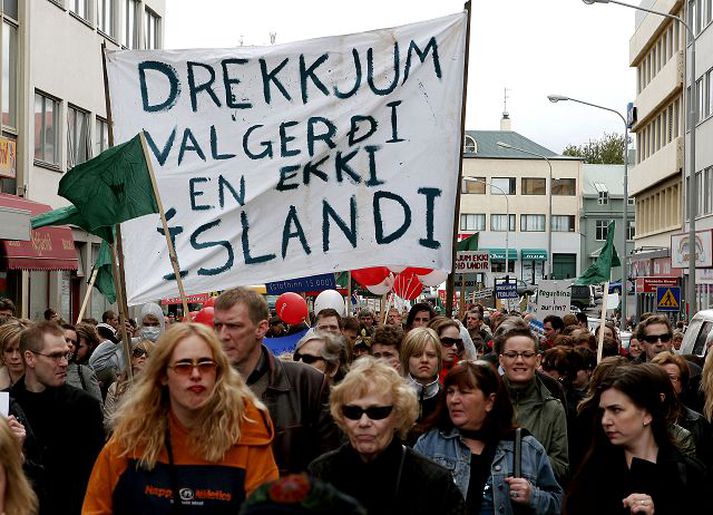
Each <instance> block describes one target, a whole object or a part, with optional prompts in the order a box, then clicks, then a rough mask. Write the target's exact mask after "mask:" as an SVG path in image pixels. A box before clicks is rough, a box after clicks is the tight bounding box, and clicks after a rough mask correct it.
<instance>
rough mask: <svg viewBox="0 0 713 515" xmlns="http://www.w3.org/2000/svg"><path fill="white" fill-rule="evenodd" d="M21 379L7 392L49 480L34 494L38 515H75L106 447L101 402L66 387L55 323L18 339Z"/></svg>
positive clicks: (62, 345) (64, 348) (65, 349)
mask: <svg viewBox="0 0 713 515" xmlns="http://www.w3.org/2000/svg"><path fill="white" fill-rule="evenodd" d="M20 352H21V353H22V358H23V360H24V361H25V375H24V377H23V378H22V379H21V380H19V381H18V382H17V383H16V384H15V385H14V386H13V387H12V390H11V392H10V393H11V395H12V396H13V397H14V398H15V399H16V400H17V402H18V403H19V404H20V406H21V407H22V409H23V410H24V412H25V415H26V416H27V420H28V422H29V425H30V427H31V428H32V431H33V433H34V436H35V438H36V440H37V442H38V444H39V447H40V448H41V449H42V458H41V460H42V465H43V467H44V472H45V477H46V478H47V480H46V481H45V484H44V489H42V490H40V491H38V495H39V498H40V513H41V514H42V515H45V514H50V515H53V514H58V515H59V514H61V515H65V514H66V515H74V514H79V513H80V512H81V509H82V500H83V499H84V492H85V490H86V487H87V482H88V480H89V475H90V473H91V471H92V467H93V466H94V461H95V460H96V457H97V456H98V455H99V451H101V449H102V446H103V445H104V428H103V425H102V423H103V414H102V409H101V404H100V402H99V401H98V400H97V399H95V398H94V397H92V396H91V395H90V394H88V393H86V392H84V391H83V390H80V389H79V388H75V387H73V386H69V385H68V384H66V379H67V365H68V358H69V346H68V345H67V342H66V341H65V337H64V332H63V331H62V329H61V328H60V327H59V326H58V325H57V324H55V323H54V322H49V321H45V322H40V323H38V324H36V325H33V326H31V327H29V328H28V329H25V330H24V331H23V332H22V333H21V334H20Z"/></svg>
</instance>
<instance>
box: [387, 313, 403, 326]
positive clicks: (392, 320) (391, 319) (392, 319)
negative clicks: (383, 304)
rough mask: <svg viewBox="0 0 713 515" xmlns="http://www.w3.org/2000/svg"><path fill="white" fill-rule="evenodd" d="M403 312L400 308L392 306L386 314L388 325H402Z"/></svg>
mask: <svg viewBox="0 0 713 515" xmlns="http://www.w3.org/2000/svg"><path fill="white" fill-rule="evenodd" d="M401 320H402V319H401V313H400V312H399V310H398V308H390V309H389V311H388V313H387V314H386V325H395V326H398V327H401Z"/></svg>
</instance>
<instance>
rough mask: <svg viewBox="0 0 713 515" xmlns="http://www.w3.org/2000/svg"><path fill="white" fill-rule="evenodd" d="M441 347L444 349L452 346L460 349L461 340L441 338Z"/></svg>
mask: <svg viewBox="0 0 713 515" xmlns="http://www.w3.org/2000/svg"><path fill="white" fill-rule="evenodd" d="M441 345H443V346H444V347H453V346H454V345H455V346H457V347H461V346H463V340H462V339H460V338H449V337H447V336H442V337H441Z"/></svg>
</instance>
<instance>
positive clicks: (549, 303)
mask: <svg viewBox="0 0 713 515" xmlns="http://www.w3.org/2000/svg"><path fill="white" fill-rule="evenodd" d="M571 285H572V281H571V280H564V281H540V282H539V284H538V287H537V318H538V319H539V320H544V319H545V317H546V316H548V315H557V316H558V317H563V316H565V315H566V314H567V313H569V311H570V304H571V298H572V291H571V289H570V286H571Z"/></svg>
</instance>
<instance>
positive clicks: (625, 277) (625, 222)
mask: <svg viewBox="0 0 713 515" xmlns="http://www.w3.org/2000/svg"><path fill="white" fill-rule="evenodd" d="M591 1H594V0H591ZM547 98H548V99H549V100H550V102H552V103H553V104H556V103H557V102H567V101H570V102H576V103H578V104H583V105H586V106H590V107H596V108H597V109H603V110H604V111H609V112H610V113H614V114H616V115H617V116H618V117H619V118H621V121H622V122H624V207H623V210H622V226H623V227H622V234H623V240H622V241H623V242H624V246H623V250H624V257H623V259H622V260H621V295H622V301H621V320H620V321H619V323H620V325H621V329H622V331H625V330H626V311H627V310H626V300H627V298H628V285H627V283H628V281H629V274H628V273H627V270H628V266H627V259H628V254H627V250H626V241H627V240H628V236H629V235H628V232H629V124H628V123H626V118H625V117H624V116H623V115H622V114H621V113H620V112H619V111H617V110H616V109H611V108H609V107H604V106H600V105H597V104H592V103H591V102H585V101H584V100H577V99H576V98H570V97H566V96H564V95H548V96H547ZM608 294H609V292H608V291H607V292H604V295H608Z"/></svg>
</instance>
